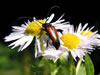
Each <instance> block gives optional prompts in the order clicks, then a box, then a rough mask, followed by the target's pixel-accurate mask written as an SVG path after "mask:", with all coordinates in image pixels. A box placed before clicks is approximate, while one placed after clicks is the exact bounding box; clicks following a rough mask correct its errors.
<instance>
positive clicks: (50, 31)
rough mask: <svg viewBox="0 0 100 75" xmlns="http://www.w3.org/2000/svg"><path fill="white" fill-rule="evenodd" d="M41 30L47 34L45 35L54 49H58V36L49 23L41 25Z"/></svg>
mask: <svg viewBox="0 0 100 75" xmlns="http://www.w3.org/2000/svg"><path fill="white" fill-rule="evenodd" d="M43 30H45V31H46V32H47V35H48V36H49V37H50V39H51V40H52V44H53V45H54V47H55V48H56V49H58V48H59V46H60V41H59V36H58V33H57V30H56V28H55V27H54V26H52V24H51V23H45V24H43Z"/></svg>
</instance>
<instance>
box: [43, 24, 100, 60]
mask: <svg viewBox="0 0 100 75" xmlns="http://www.w3.org/2000/svg"><path fill="white" fill-rule="evenodd" d="M87 25H88V24H85V25H84V26H83V27H82V24H81V23H80V24H79V26H78V29H77V30H76V29H74V27H73V25H71V26H70V28H69V29H67V30H66V32H64V33H63V35H61V36H60V39H61V41H62V42H63V43H62V44H61V46H60V48H59V49H58V50H56V49H55V48H54V47H53V46H50V48H48V49H46V50H45V51H44V53H43V54H42V56H44V57H48V58H49V59H53V58H56V59H58V58H60V56H62V55H65V57H66V58H67V56H68V52H69V51H70V52H71V54H72V57H73V58H74V59H75V61H76V57H78V58H80V59H82V60H84V59H83V56H85V54H86V53H91V52H92V51H93V49H94V46H100V34H97V32H98V31H95V32H92V31H91V30H92V29H93V28H94V26H93V27H91V28H86V27H87Z"/></svg>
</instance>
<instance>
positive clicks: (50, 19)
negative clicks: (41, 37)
mask: <svg viewBox="0 0 100 75" xmlns="http://www.w3.org/2000/svg"><path fill="white" fill-rule="evenodd" d="M53 18H54V13H53V14H51V16H50V17H49V19H48V20H47V22H46V23H50V22H51V21H52V19H53Z"/></svg>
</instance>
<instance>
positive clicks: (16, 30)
mask: <svg viewBox="0 0 100 75" xmlns="http://www.w3.org/2000/svg"><path fill="white" fill-rule="evenodd" d="M62 17H63V16H61V17H60V18H59V19H58V20H57V21H56V22H53V23H51V24H52V25H53V26H55V27H56V28H57V29H63V26H65V27H66V28H67V27H68V26H67V25H65V24H67V23H69V22H64V21H65V20H64V19H61V18H62ZM53 18H54V14H51V16H50V17H48V18H46V19H43V20H42V19H41V20H36V18H35V17H34V18H33V21H31V22H30V21H29V20H28V22H27V23H25V24H22V25H21V26H12V28H13V29H12V31H13V32H12V33H10V35H8V36H6V37H5V38H4V39H5V42H9V41H14V42H12V43H11V44H10V45H9V46H12V49H13V48H15V47H18V46H20V47H19V49H18V51H23V50H24V49H25V48H27V47H28V46H29V45H30V44H31V42H32V40H33V38H34V37H36V40H35V41H36V43H35V49H36V50H35V51H36V52H35V55H36V56H37V53H38V51H39V52H41V49H40V37H41V35H43V34H45V31H43V30H42V24H44V23H50V22H51V21H52V19H53ZM61 26H62V27H61ZM44 40H45V38H44Z"/></svg>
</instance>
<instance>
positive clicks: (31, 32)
mask: <svg viewBox="0 0 100 75" xmlns="http://www.w3.org/2000/svg"><path fill="white" fill-rule="evenodd" d="M63 16H64V15H62V16H61V17H60V18H59V19H58V20H57V21H55V22H51V21H52V20H53V18H54V14H51V16H50V17H48V18H44V19H40V20H37V19H36V18H35V17H34V18H33V21H29V20H28V22H27V23H25V24H22V25H21V26H12V28H13V29H12V31H13V32H12V33H11V34H10V35H8V36H6V37H5V38H4V39H5V42H9V41H13V42H12V43H11V44H10V45H9V46H12V49H13V48H15V47H18V46H20V47H19V49H18V51H23V50H24V49H25V48H27V47H28V46H29V45H30V44H31V42H32V40H33V39H34V37H35V38H36V39H35V41H36V42H35V57H37V56H44V57H47V58H49V59H54V58H55V59H56V60H57V59H58V58H60V57H61V56H62V55H64V56H65V58H66V59H67V57H68V55H69V54H68V53H69V52H71V54H72V57H73V58H74V59H75V60H76V58H77V57H78V58H80V59H82V60H84V59H83V56H85V54H86V53H91V52H92V51H93V50H94V48H95V46H100V34H98V31H94V32H93V31H92V29H93V28H94V26H93V27H91V28H89V27H87V26H88V23H86V24H85V25H84V26H82V24H81V23H80V24H79V26H78V27H77V29H76V28H74V25H71V24H70V23H69V22H65V19H62V17H63ZM45 24H47V25H50V26H49V27H51V28H48V26H46V27H45V28H44V26H43V25H45ZM47 29H48V31H47ZM48 33H49V35H48ZM40 39H42V40H43V41H42V42H41V41H40ZM57 40H59V41H60V46H59V47H58V49H56V48H55V47H54V45H53V44H52V43H53V42H54V43H55V42H56V41H57ZM41 44H43V47H44V50H43V49H42V48H41ZM56 45H57V43H56ZM56 45H55V46H56Z"/></svg>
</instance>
